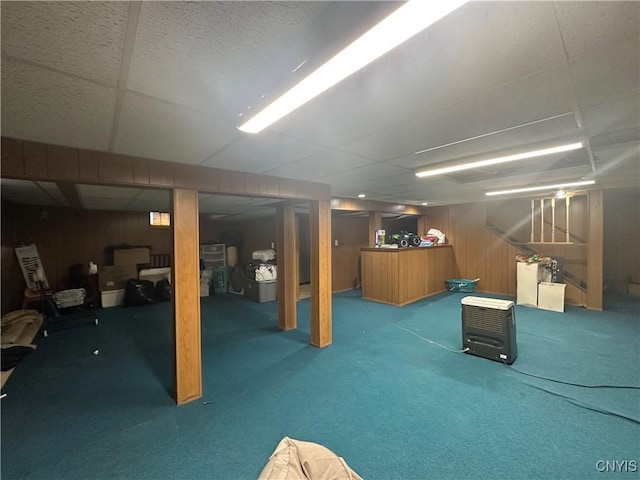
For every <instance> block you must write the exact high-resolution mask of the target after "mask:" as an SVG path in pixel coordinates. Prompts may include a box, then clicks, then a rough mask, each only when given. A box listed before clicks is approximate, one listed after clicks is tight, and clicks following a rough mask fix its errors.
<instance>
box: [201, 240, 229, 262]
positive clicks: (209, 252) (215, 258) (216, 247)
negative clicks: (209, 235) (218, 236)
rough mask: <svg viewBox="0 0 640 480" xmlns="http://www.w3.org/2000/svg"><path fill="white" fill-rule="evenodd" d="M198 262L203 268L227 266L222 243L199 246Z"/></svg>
mask: <svg viewBox="0 0 640 480" xmlns="http://www.w3.org/2000/svg"><path fill="white" fill-rule="evenodd" d="M200 260H202V261H203V262H204V266H205V268H216V267H221V268H224V267H226V266H227V258H226V250H225V246H224V243H206V244H202V245H200Z"/></svg>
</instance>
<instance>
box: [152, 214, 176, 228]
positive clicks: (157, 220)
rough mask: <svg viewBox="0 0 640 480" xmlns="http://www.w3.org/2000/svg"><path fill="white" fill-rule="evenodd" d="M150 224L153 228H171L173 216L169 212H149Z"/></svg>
mask: <svg viewBox="0 0 640 480" xmlns="http://www.w3.org/2000/svg"><path fill="white" fill-rule="evenodd" d="M149 224H150V225H151V226H152V227H170V226H171V214H170V213H169V212H149Z"/></svg>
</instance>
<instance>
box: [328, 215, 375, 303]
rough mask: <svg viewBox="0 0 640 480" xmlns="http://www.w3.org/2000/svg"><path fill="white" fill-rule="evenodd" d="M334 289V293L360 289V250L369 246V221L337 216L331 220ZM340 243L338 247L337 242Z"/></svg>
mask: <svg viewBox="0 0 640 480" xmlns="http://www.w3.org/2000/svg"><path fill="white" fill-rule="evenodd" d="M331 231H332V237H333V242H332V247H331V256H332V282H331V284H332V288H333V291H334V292H341V291H344V290H351V289H353V288H359V287H360V248H361V247H366V246H368V244H369V219H368V218H354V217H344V216H340V215H337V214H336V213H335V212H334V214H333V216H332V219H331ZM336 240H337V241H338V246H336V244H335V241H336Z"/></svg>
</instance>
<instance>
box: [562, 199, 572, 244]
mask: <svg viewBox="0 0 640 480" xmlns="http://www.w3.org/2000/svg"><path fill="white" fill-rule="evenodd" d="M569 198H570V197H569V195H567V196H566V197H565V199H564V214H565V228H564V229H565V241H566V242H567V243H569V242H570V241H571V235H569V206H570V205H571V201H570V200H569Z"/></svg>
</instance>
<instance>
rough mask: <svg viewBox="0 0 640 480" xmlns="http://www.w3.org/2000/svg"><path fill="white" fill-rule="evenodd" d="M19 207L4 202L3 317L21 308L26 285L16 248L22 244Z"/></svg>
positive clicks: (2, 217)
mask: <svg viewBox="0 0 640 480" xmlns="http://www.w3.org/2000/svg"><path fill="white" fill-rule="evenodd" d="M20 211H21V207H20V206H19V205H14V204H13V203H11V202H7V201H5V200H3V201H2V215H0V219H1V220H2V225H1V227H0V228H2V253H1V257H2V289H1V290H2V315H4V314H5V313H7V312H10V311H11V310H15V309H16V308H19V307H20V304H21V303H22V298H23V293H22V292H23V291H24V288H25V283H24V280H23V277H22V272H21V270H20V265H19V264H18V260H17V259H16V253H15V251H14V248H15V247H16V246H18V245H20V244H21V243H23V242H22V241H21V237H22V234H21V232H20Z"/></svg>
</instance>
